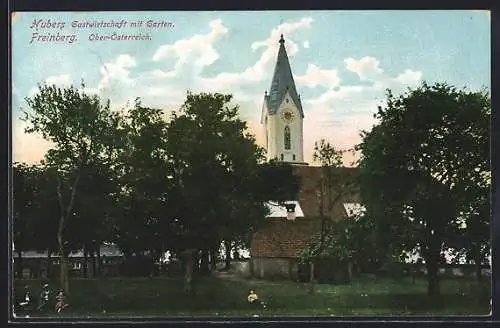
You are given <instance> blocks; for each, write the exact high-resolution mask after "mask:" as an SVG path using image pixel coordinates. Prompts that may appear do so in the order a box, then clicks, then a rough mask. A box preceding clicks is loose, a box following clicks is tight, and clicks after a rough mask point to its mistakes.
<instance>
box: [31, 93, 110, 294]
mask: <svg viewBox="0 0 500 328" xmlns="http://www.w3.org/2000/svg"><path fill="white" fill-rule="evenodd" d="M84 87H85V86H84V85H83V83H82V90H79V89H77V88H76V87H74V86H71V87H69V88H58V87H56V86H55V85H39V86H38V92H37V93H36V94H35V95H33V96H31V97H28V98H26V102H27V104H28V106H29V107H30V110H29V111H25V112H24V113H25V117H24V121H26V122H27V123H28V127H27V128H26V130H25V132H27V133H40V134H41V135H42V137H43V138H44V139H46V140H49V141H51V142H52V143H54V148H53V149H50V150H49V151H48V152H47V154H46V157H45V161H46V166H47V167H48V170H49V171H50V172H51V173H52V174H54V176H55V177H56V178H57V183H56V186H55V187H56V192H57V199H58V203H59V221H58V229H57V242H58V252H59V256H60V263H61V264H60V283H61V288H62V289H63V290H64V291H65V292H66V293H68V294H69V281H68V259H67V256H68V253H69V243H68V240H66V239H65V234H64V232H65V228H66V224H67V222H68V221H69V220H70V218H71V217H72V216H74V205H75V198H76V195H77V191H78V187H79V181H80V179H81V177H82V174H83V171H84V170H85V169H86V168H87V167H88V165H89V163H91V162H92V160H93V159H95V158H97V157H99V156H101V155H102V154H103V153H104V152H105V150H106V149H109V148H110V147H111V146H112V145H107V147H105V144H106V142H107V141H109V140H110V138H109V137H108V134H110V133H111V134H112V133H113V129H112V128H113V124H111V123H113V120H112V119H111V118H112V116H113V115H112V113H111V110H110V107H109V102H107V103H104V104H103V103H101V100H100V99H99V97H98V96H96V95H92V96H91V95H89V94H87V93H85V92H84V91H83V90H84Z"/></svg>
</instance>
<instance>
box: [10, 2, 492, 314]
mask: <svg viewBox="0 0 500 328" xmlns="http://www.w3.org/2000/svg"><path fill="white" fill-rule="evenodd" d="M11 30H12V33H11V73H12V75H11V100H12V103H11V105H12V106H11V114H12V115H11V117H12V163H13V165H12V174H13V199H12V204H13V207H12V208H13V210H12V217H11V223H12V225H11V226H12V229H11V232H12V233H11V241H12V242H11V243H9V244H11V247H10V248H11V255H12V263H11V268H10V269H11V278H12V281H11V285H12V297H11V305H12V309H13V315H14V318H16V319H20V318H23V320H25V319H26V318H29V319H30V320H31V319H33V320H34V319H37V318H38V319H40V318H56V319H57V318H59V319H62V318H66V319H67V318H79V320H86V319H88V318H92V319H96V318H97V319H99V318H101V319H102V318H104V319H106V318H107V319H109V318H113V319H117V318H144V317H154V318H212V319H220V320H223V319H225V318H226V319H227V318H240V319H248V320H262V319H265V320H268V319H270V318H282V317H296V318H300V317H325V318H329V319H331V318H339V317H343V316H394V315H398V316H410V315H412V316H450V315H451V316H454V315H485V316H486V315H489V314H490V310H491V309H490V305H491V240H490V238H491V237H490V231H489V222H490V219H491V213H490V202H491V197H490V188H491V165H490V153H489V151H490V146H489V142H490V117H491V101H490V89H491V83H490V75H491V73H490V72H491V67H490V66H491V63H490V62H491V58H490V57H491V55H490V53H491V51H490V48H491V45H490V42H491V41H490V16H489V12H488V11H482V10H454V11H438V10H425V11H419V10H411V11H410V10H408V11H404V10H399V11H383V10H382V11H349V10H347V11H268V12H266V11H221V12H218V11H186V12H180V11H179V12H171V11H169V12H167V11H151V12H146V11H145V12H119V11H116V12H115V11H109V12H14V13H12V15H11ZM465 40H466V42H465Z"/></svg>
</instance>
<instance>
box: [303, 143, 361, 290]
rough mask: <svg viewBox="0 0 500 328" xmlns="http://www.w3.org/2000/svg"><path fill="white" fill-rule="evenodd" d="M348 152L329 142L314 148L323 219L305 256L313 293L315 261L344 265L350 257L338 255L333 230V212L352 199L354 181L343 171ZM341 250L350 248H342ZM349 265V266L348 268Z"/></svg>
mask: <svg viewBox="0 0 500 328" xmlns="http://www.w3.org/2000/svg"><path fill="white" fill-rule="evenodd" d="M344 153H345V150H340V149H336V148H335V147H334V146H333V145H332V144H330V143H329V142H328V141H327V140H325V139H321V140H319V141H316V142H315V144H314V153H313V160H314V161H316V162H319V163H320V164H321V178H320V179H319V180H318V185H317V186H316V189H315V191H316V193H317V195H318V207H319V213H320V219H321V228H320V233H319V236H318V237H317V238H316V237H313V238H312V240H311V242H310V245H309V246H308V247H307V248H306V249H304V250H303V252H302V261H303V262H309V264H310V277H309V278H310V282H311V292H314V280H315V270H314V263H313V262H314V260H315V259H317V258H319V257H325V256H327V257H330V258H334V257H336V258H338V259H339V261H341V262H346V263H347V262H349V263H350V256H346V257H345V258H344V257H342V258H341V256H340V253H338V251H339V248H338V247H337V246H336V245H343V244H342V243H338V241H339V239H338V236H337V233H336V230H335V229H333V226H332V219H333V218H332V217H331V215H332V211H333V209H334V207H338V206H339V205H340V206H342V205H341V202H343V201H344V200H345V199H346V197H349V196H351V195H353V191H354V184H355V182H356V181H355V179H353V178H352V177H349V176H347V174H346V171H345V170H344V169H343V167H342V156H343V154H344ZM342 250H343V251H344V250H347V248H346V247H345V245H344V246H342ZM349 265H350V264H349Z"/></svg>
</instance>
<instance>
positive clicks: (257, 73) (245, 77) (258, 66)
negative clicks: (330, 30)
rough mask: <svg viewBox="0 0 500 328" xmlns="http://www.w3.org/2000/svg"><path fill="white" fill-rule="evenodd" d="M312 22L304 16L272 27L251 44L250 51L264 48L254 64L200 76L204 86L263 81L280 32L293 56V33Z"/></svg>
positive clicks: (295, 48) (276, 49) (276, 47)
mask: <svg viewBox="0 0 500 328" xmlns="http://www.w3.org/2000/svg"><path fill="white" fill-rule="evenodd" d="M312 22H313V20H312V18H310V17H306V18H302V19H300V20H298V21H294V22H286V23H283V24H280V25H278V26H277V27H276V28H274V29H273V30H272V31H271V33H270V34H269V36H268V37H267V38H266V39H264V40H259V41H255V42H253V43H252V44H251V46H250V48H251V50H252V51H258V50H260V49H262V48H263V49H264V50H263V51H262V54H261V56H260V58H259V60H257V62H256V63H255V64H253V65H252V66H250V67H247V68H246V69H245V70H243V71H241V72H233V73H229V72H224V73H220V74H218V75H216V76H215V77H205V78H201V80H202V83H203V84H204V85H205V86H212V87H214V88H218V89H224V88H227V87H228V86H234V85H237V84H248V83H255V82H260V81H263V80H264V78H267V77H268V75H269V72H270V71H272V66H273V65H274V60H275V58H276V54H277V51H278V47H279V43H278V40H279V38H280V36H281V34H283V35H284V38H285V47H286V50H287V54H288V56H290V57H291V56H294V55H295V54H296V53H297V52H298V51H299V47H298V45H297V44H296V43H295V42H294V41H293V33H294V32H295V31H296V30H299V29H302V28H309V27H310V26H311V23H312Z"/></svg>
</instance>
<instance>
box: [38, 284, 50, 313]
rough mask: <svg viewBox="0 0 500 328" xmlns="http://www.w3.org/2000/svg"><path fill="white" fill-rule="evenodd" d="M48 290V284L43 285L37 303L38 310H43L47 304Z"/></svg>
mask: <svg viewBox="0 0 500 328" xmlns="http://www.w3.org/2000/svg"><path fill="white" fill-rule="evenodd" d="M49 296H50V290H49V284H43V286H42V291H41V292H40V300H39V302H38V310H41V309H42V308H44V307H45V306H46V305H47V303H48V302H49Z"/></svg>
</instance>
